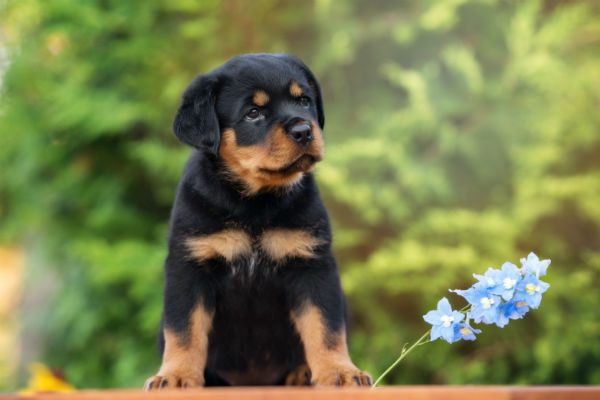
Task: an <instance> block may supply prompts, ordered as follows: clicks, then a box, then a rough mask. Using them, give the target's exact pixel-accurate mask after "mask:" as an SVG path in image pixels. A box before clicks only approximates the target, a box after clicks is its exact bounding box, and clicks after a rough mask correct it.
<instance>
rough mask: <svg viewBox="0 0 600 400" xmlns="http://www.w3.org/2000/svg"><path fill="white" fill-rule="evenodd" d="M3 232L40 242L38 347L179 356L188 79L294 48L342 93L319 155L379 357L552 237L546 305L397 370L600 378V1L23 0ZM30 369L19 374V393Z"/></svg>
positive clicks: (70, 374) (6, 35)
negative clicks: (177, 295) (175, 227)
mask: <svg viewBox="0 0 600 400" xmlns="http://www.w3.org/2000/svg"><path fill="white" fill-rule="evenodd" d="M0 7H2V21H1V29H2V31H1V32H2V35H0V40H2V42H1V43H2V44H1V46H0V47H1V48H3V49H4V50H5V51H3V52H1V53H0V61H1V63H0V65H2V67H0V68H1V69H2V71H3V76H2V86H1V95H0V96H1V97H0V243H4V244H15V243H16V244H18V245H20V246H22V247H23V248H24V249H25V251H26V254H27V263H26V278H25V279H26V280H25V291H24V295H23V296H24V301H22V307H21V308H20V309H19V310H18V318H19V320H20V323H21V326H22V328H21V333H20V335H21V339H22V343H23V351H22V355H21V358H22V366H26V365H27V363H29V362H30V361H33V360H40V361H43V362H44V363H46V364H48V365H49V366H51V367H53V368H58V369H61V370H62V371H64V373H65V375H66V377H67V379H68V380H69V382H71V383H73V384H74V385H75V386H76V387H78V388H88V387H141V386H142V384H143V382H144V380H145V378H147V377H148V376H149V375H151V374H152V373H154V372H155V371H156V369H157V368H158V366H159V362H160V360H159V358H158V355H157V352H156V345H155V337H156V331H157V327H158V324H159V319H160V312H161V307H162V288H163V277H162V273H163V272H162V268H163V265H162V264H163V260H164V258H165V249H166V234H167V220H168V215H169V209H170V205H171V202H172V200H173V194H174V189H175V185H176V183H177V181H178V179H179V176H180V173H181V170H182V166H183V163H184V162H185V160H186V157H187V155H188V154H189V149H188V148H186V147H185V146H183V145H181V144H180V143H178V142H177V141H176V139H175V138H174V137H173V136H172V134H171V132H170V124H171V120H172V118H173V116H174V112H175V110H176V107H177V105H178V101H179V96H180V94H181V92H182V90H183V89H184V87H185V86H186V85H187V84H188V83H189V81H190V80H191V79H192V78H193V77H194V76H195V75H196V74H198V73H202V72H205V71H208V70H210V69H212V68H214V67H216V66H218V65H220V64H221V63H223V62H224V61H226V60H227V59H229V58H230V57H232V56H235V55H237V54H240V53H247V52H263V51H264V52H281V51H285V52H290V53H293V54H296V55H297V56H299V57H300V58H302V59H303V60H304V61H305V62H306V63H307V64H308V65H309V66H310V67H311V68H312V69H313V71H314V72H315V74H316V76H317V77H318V78H319V80H320V83H321V85H322V87H323V90H324V101H325V110H326V119H327V122H326V127H325V130H324V135H325V140H326V156H325V161H323V162H322V163H320V164H319V165H318V167H317V170H316V176H317V179H318V181H319V185H320V188H321V193H322V196H323V198H324V200H325V202H326V205H327V206H328V209H329V212H330V215H331V218H332V222H333V227H334V244H335V252H336V255H337V258H338V261H339V264H340V269H341V273H342V281H343V286H344V288H345V291H346V293H347V295H348V297H349V300H350V304H351V307H352V310H353V314H352V328H353V334H352V343H351V353H352V357H353V360H354V361H355V363H356V364H357V365H359V366H360V367H362V368H364V369H367V370H369V371H370V372H371V373H372V374H373V375H374V376H377V375H378V374H380V373H381V372H382V371H383V370H384V369H385V367H386V366H387V365H389V364H390V363H391V362H392V361H393V360H394V359H395V357H396V356H397V355H398V354H399V352H400V350H401V348H402V346H403V345H404V344H405V343H407V342H412V341H414V340H415V339H417V338H418V337H419V336H420V335H421V334H422V333H423V332H424V331H425V330H426V329H427V326H426V324H425V323H424V321H423V320H422V315H423V314H425V313H426V312H427V311H428V310H430V309H432V308H435V304H436V302H437V301H438V299H439V298H441V297H442V296H447V297H449V298H450V300H451V302H452V303H453V304H454V306H455V307H456V308H459V307H462V306H463V305H464V303H463V301H462V299H460V298H458V297H457V296H455V295H453V294H449V293H448V291H447V290H448V289H450V288H466V287H468V286H470V285H471V283H472V282H473V278H472V277H471V274H472V273H474V272H477V273H481V272H483V271H485V270H486V269H487V268H488V267H499V266H500V265H501V264H502V263H503V262H504V261H507V260H509V261H512V262H514V263H517V264H518V260H519V258H521V257H524V256H526V254H527V253H529V252H530V251H534V252H536V253H537V254H538V255H539V256H540V257H541V258H551V259H552V265H551V267H550V269H549V275H548V277H547V281H548V282H549V283H550V284H551V285H552V287H551V288H550V290H549V291H548V292H547V294H546V295H545V297H544V300H543V301H542V305H541V307H540V309H539V310H537V311H535V312H532V313H530V314H529V315H527V317H526V318H525V319H524V320H519V321H513V322H511V324H510V325H509V326H508V327H506V328H504V329H499V328H496V327H488V326H485V327H483V332H482V334H481V335H480V336H479V338H478V340H477V341H475V342H466V343H456V344H453V345H449V344H447V343H445V342H436V343H432V344H428V345H427V346H424V347H420V348H418V349H417V350H416V351H415V352H414V353H412V354H411V355H410V356H409V357H408V358H407V359H406V360H405V361H404V362H403V363H402V364H401V366H400V367H399V368H397V369H396V370H395V371H394V372H393V373H392V374H391V375H389V377H388V378H387V379H386V381H387V382H386V383H388V384H391V383H395V384H421V383H435V384H459V383H473V384H547V383H554V384H563V383H571V384H575V383H595V384H600V289H599V288H600V3H598V2H596V1H556V0H546V1H529V0H528V1H516V0H515V1H493V0H480V1H477V0H438V1H433V0H427V1H424V0H410V1H396V2H391V1H341V0H340V1H332V0H316V1H303V2H291V1H275V0H254V1H224V2H221V1H192V0H162V1H158V0H156V1H154V0H153V1H138V2H136V1H122V0H88V1H75V0H52V1H41V0H40V1H16V0H9V1H8V2H7V3H5V2H3V3H2V5H0ZM24 379H25V375H24V372H22V371H21V373H20V374H19V375H18V376H16V377H13V378H11V379H8V380H6V382H0V389H4V390H10V389H14V388H15V387H16V386H18V385H21V384H23V382H24Z"/></svg>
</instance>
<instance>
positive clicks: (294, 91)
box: [290, 81, 302, 97]
mask: <svg viewBox="0 0 600 400" xmlns="http://www.w3.org/2000/svg"><path fill="white" fill-rule="evenodd" d="M290 94H291V95H292V96H294V97H300V96H302V88H301V87H300V85H298V82H296V81H292V83H290Z"/></svg>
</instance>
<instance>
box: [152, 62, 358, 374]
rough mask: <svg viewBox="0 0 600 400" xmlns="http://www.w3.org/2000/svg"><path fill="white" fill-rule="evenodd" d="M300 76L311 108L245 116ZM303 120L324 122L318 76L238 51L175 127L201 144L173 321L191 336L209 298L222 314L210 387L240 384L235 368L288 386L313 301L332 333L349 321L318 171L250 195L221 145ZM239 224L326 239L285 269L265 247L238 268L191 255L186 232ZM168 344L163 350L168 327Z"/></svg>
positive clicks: (203, 82) (171, 280) (202, 81)
mask: <svg viewBox="0 0 600 400" xmlns="http://www.w3.org/2000/svg"><path fill="white" fill-rule="evenodd" d="M291 79H293V80H295V81H296V82H298V83H299V84H300V85H301V86H302V88H303V91H304V93H305V95H306V96H308V97H309V98H310V105H309V106H308V107H301V106H298V105H297V104H295V103H294V102H293V101H291V100H286V101H284V100H281V101H279V100H278V99H272V105H273V107H271V108H270V111H269V115H267V116H266V118H265V120H264V121H262V122H261V123H260V124H254V125H252V126H250V125H249V124H246V123H245V122H244V121H243V118H241V117H240V116H243V115H244V113H245V112H246V108H248V107H249V106H248V104H247V100H246V98H247V95H248V93H251V92H252V91H253V90H255V89H256V88H266V89H268V90H269V91H271V92H273V93H277V92H278V91H279V92H282V99H283V98H284V97H285V96H284V94H283V92H284V91H285V90H287V89H286V88H287V87H288V85H289V82H290V80H291ZM275 105H276V106H277V107H275ZM284 114H285V115H284ZM295 117H298V118H299V117H301V118H310V119H311V120H314V121H317V122H318V124H319V125H320V126H321V127H323V125H324V122H325V118H324V113H323V102H322V99H321V92H320V87H319V84H318V82H317V80H316V79H315V77H314V76H313V74H312V73H311V72H310V70H309V69H308V68H307V67H306V66H305V65H304V64H303V63H302V62H301V61H299V60H298V59H296V58H295V57H292V56H289V55H285V54H278V55H271V54H257V55H245V56H240V57H236V58H234V59H232V60H230V61H229V62H227V63H226V64H224V65H223V66H221V67H219V68H218V69H216V70H214V71H212V72H210V73H208V74H206V75H201V76H198V77H196V78H195V79H194V81H193V82H192V83H191V84H190V86H189V87H188V88H187V89H186V91H185V93H184V95H183V101H182V103H181V106H180V107H179V110H178V113H177V116H176V118H175V121H174V123H173V131H174V133H175V135H176V136H177V138H178V139H179V140H181V141H182V142H184V143H186V144H188V145H191V146H193V147H194V148H196V150H194V151H193V153H192V155H191V157H190V159H189V160H188V162H187V164H186V166H185V169H184V172H183V177H182V179H181V181H180V183H179V186H178V188H177V195H176V198H175V202H174V205H173V209H172V214H171V220H170V236H169V253H168V257H167V260H166V285H165V293H164V313H163V326H165V325H166V326H167V327H169V328H170V329H171V330H173V331H175V332H179V333H181V334H185V333H186V332H187V329H188V324H189V316H190V312H191V310H192V309H193V308H194V306H196V305H197V304H198V303H199V302H201V303H202V304H203V305H204V307H205V308H206V309H208V310H209V311H214V320H213V326H212V330H211V332H210V334H209V350H208V361H207V366H206V370H205V379H206V385H227V384H230V383H232V382H230V381H228V380H227V378H226V376H229V374H230V373H235V374H237V376H240V378H239V379H238V380H237V381H236V382H233V383H244V384H282V383H283V381H284V379H285V377H286V375H287V374H288V373H289V372H290V371H292V370H293V369H294V368H295V367H297V366H298V365H300V364H302V363H304V362H305V357H304V350H303V347H302V343H301V339H300V337H299V335H298V333H297V332H296V330H295V328H294V326H293V323H292V320H291V318H290V312H291V311H293V310H298V309H299V308H301V307H302V306H303V304H305V301H306V300H310V301H311V302H312V303H313V304H314V305H316V306H317V307H318V308H319V309H320V310H321V312H322V314H323V316H324V319H325V321H326V324H327V327H328V328H329V330H330V332H331V333H332V334H333V333H335V332H339V331H340V330H341V329H345V326H346V325H347V324H346V323H345V319H346V310H345V308H346V307H345V300H344V296H343V293H342V290H341V287H340V281H339V276H338V272H337V267H336V263H335V260H334V258H333V255H332V253H331V248H330V244H331V231H330V225H329V219H328V216H327V212H326V210H325V207H324V205H323V203H322V201H321V199H320V198H319V193H318V190H317V187H316V184H315V181H314V179H313V176H312V174H311V173H305V174H304V175H303V177H302V178H301V181H300V182H299V183H298V184H296V185H294V186H293V187H291V188H287V189H286V190H280V191H261V192H259V193H257V194H255V195H253V196H244V195H242V194H240V191H239V186H238V184H236V183H234V182H231V180H229V179H227V177H226V176H224V175H223V173H222V172H223V171H222V170H223V160H221V159H220V157H219V155H218V154H219V153H218V149H219V143H220V135H221V133H222V132H223V130H224V129H226V128H233V129H235V132H236V136H237V142H238V145H240V146H244V145H251V144H255V143H260V141H261V140H264V136H265V134H266V131H267V128H268V127H269V126H270V124H272V123H273V121H275V120H280V121H282V120H286V118H287V119H290V118H295ZM283 122H285V121H283ZM232 226H233V227H236V228H237V229H243V230H244V231H245V232H247V233H248V234H249V235H250V236H251V237H252V238H256V237H258V236H259V235H260V234H261V233H262V232H263V231H265V230H266V229H269V228H276V227H277V228H281V227H283V228H302V229H306V230H309V231H310V232H311V233H312V234H313V235H314V236H315V237H318V238H319V239H321V240H322V242H323V243H324V244H322V245H320V246H319V247H318V248H317V249H316V255H317V256H316V258H311V259H301V258H294V259H289V260H288V261H286V262H285V263H284V264H283V265H276V264H275V262H273V261H271V260H270V259H269V258H268V257H266V256H265V255H264V254H262V253H261V251H260V250H256V251H255V254H254V256H253V258H252V259H250V258H246V259H239V260H236V261H234V262H233V264H234V265H229V264H228V263H227V262H226V261H225V259H223V258H216V259H211V260H208V261H204V262H202V263H199V262H197V261H195V260H193V259H191V258H190V255H189V252H188V250H187V248H186V247H185V245H184V242H185V240H186V238H188V237H190V236H195V235H202V234H210V233H215V232H219V231H221V230H223V229H226V228H228V227H232ZM251 263H253V265H251ZM234 271H235V273H234ZM159 342H160V349H161V352H162V349H163V346H164V338H163V337H162V329H161V336H160V339H159Z"/></svg>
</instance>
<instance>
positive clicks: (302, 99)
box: [298, 96, 310, 108]
mask: <svg viewBox="0 0 600 400" xmlns="http://www.w3.org/2000/svg"><path fill="white" fill-rule="evenodd" d="M298 103H300V105H301V106H302V107H304V108H308V107H309V106H310V99H309V98H308V97H306V96H302V97H300V98H299V99H298Z"/></svg>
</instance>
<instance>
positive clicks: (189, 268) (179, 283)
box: [144, 257, 214, 391]
mask: <svg viewBox="0 0 600 400" xmlns="http://www.w3.org/2000/svg"><path fill="white" fill-rule="evenodd" d="M172 258H176V257H172ZM176 259H177V258H176ZM179 259H180V258H179ZM213 299H214V293H212V292H211V289H210V277H209V276H208V274H207V273H206V272H204V271H203V270H202V269H201V268H199V266H198V265H197V264H195V263H193V262H191V261H188V262H183V263H182V262H171V261H170V260H169V259H167V265H166V284H165V300H164V312H163V324H162V327H161V329H162V334H163V336H164V349H163V353H162V364H161V366H160V369H159V371H158V372H157V373H156V375H154V376H152V377H150V378H149V379H148V380H147V381H146V384H145V385H144V389H145V390H147V391H150V390H159V389H165V388H187V387H194V386H203V385H204V368H205V366H206V360H207V355H208V335H209V333H210V330H211V328H212V321H213V315H214V301H213Z"/></svg>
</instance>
